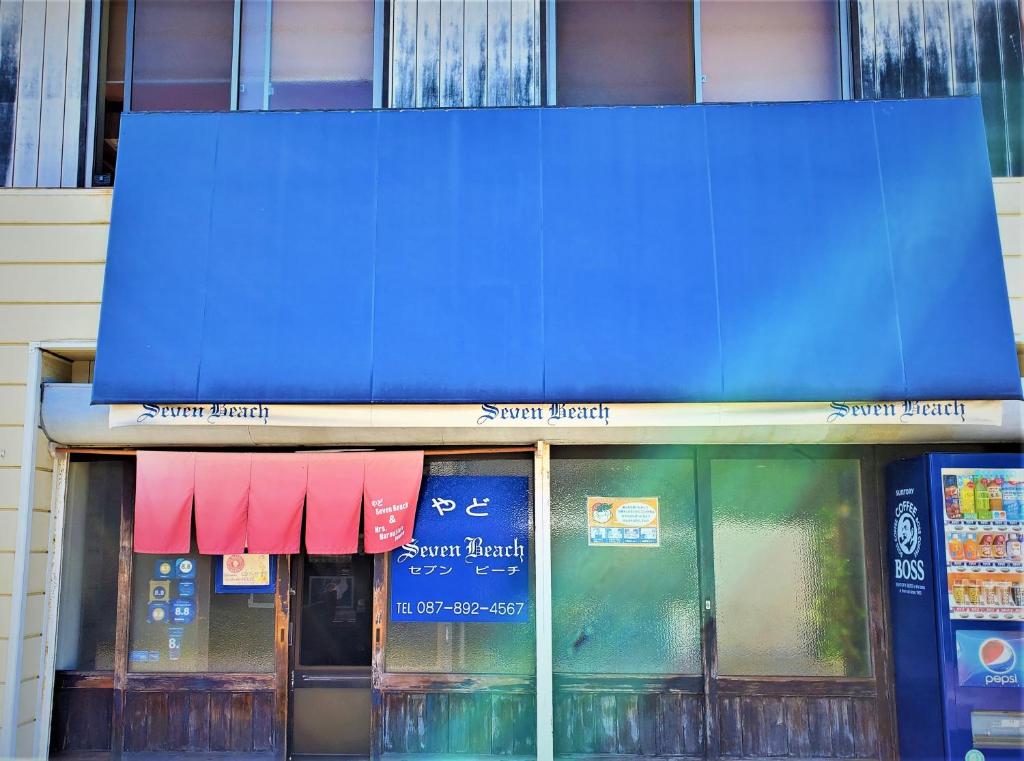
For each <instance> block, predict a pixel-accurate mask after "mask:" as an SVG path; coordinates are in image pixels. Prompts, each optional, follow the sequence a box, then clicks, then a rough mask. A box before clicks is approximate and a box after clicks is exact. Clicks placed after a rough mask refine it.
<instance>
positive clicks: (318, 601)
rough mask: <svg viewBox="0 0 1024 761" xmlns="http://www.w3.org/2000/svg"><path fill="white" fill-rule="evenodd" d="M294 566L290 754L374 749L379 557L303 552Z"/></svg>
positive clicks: (360, 754)
mask: <svg viewBox="0 0 1024 761" xmlns="http://www.w3.org/2000/svg"><path fill="white" fill-rule="evenodd" d="M292 567H293V574H292V587H291V588H292V590H294V594H293V596H292V608H291V616H292V619H291V620H292V630H291V654H290V678H289V699H290V708H291V710H290V711H289V716H290V722H289V723H290V726H289V744H288V748H289V752H290V755H291V756H293V757H305V756H310V757H313V756H331V757H338V756H340V757H354V758H365V757H368V756H369V754H370V746H371V742H370V740H371V726H370V705H371V699H370V697H371V696H370V686H371V685H370V667H371V660H372V656H373V649H372V641H371V638H372V629H373V557H372V556H370V555H364V554H356V555H332V556H323V555H320V556H318V555H302V556H300V557H299V558H297V559H296V562H294V563H293V566H292Z"/></svg>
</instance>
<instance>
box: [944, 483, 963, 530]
mask: <svg viewBox="0 0 1024 761" xmlns="http://www.w3.org/2000/svg"><path fill="white" fill-rule="evenodd" d="M942 492H943V499H944V502H945V506H946V517H947V518H949V519H950V520H959V519H960V518H961V517H962V515H963V514H962V513H961V512H960V487H959V485H958V484H957V482H956V476H943V477H942Z"/></svg>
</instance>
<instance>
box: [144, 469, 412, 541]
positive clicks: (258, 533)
mask: <svg viewBox="0 0 1024 761" xmlns="http://www.w3.org/2000/svg"><path fill="white" fill-rule="evenodd" d="M422 477H423V452H422V451H403V452H309V453H307V452H290V453H253V452H161V451H140V452H139V453H138V465H137V469H136V488H135V528H134V534H135V551H136V552H142V553H161V554H162V553H186V552H188V551H189V548H190V545H191V537H192V515H193V505H194V507H195V533H196V543H197V545H198V548H199V552H200V553H202V554H206V555H228V554H235V553H241V552H245V551H248V552H251V553H261V554H272V555H287V554H292V553H296V552H299V544H300V533H301V531H302V523H303V520H302V518H303V509H305V518H306V520H305V524H306V531H305V545H306V551H307V552H309V553H310V554H316V555H347V554H351V553H354V552H356V551H357V547H358V543H359V517H360V505H362V508H363V510H362V514H363V524H364V528H363V533H364V538H363V545H364V549H365V551H366V552H371V553H373V552H388V551H390V550H393V549H396V548H397V547H401V546H402V545H403V544H406V543H408V542H409V541H411V539H412V529H413V524H414V522H415V516H416V501H417V498H418V496H419V490H420V482H421V480H422Z"/></svg>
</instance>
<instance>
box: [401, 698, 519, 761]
mask: <svg viewBox="0 0 1024 761" xmlns="http://www.w3.org/2000/svg"><path fill="white" fill-rule="evenodd" d="M381 701H382V703H383V706H384V716H383V732H382V734H383V737H382V738H381V750H382V751H383V752H384V753H424V754H438V753H451V754H453V755H454V754H477V755H494V756H508V755H516V756H529V755H531V754H534V753H536V747H537V744H536V738H537V731H536V730H537V726H536V718H535V717H536V706H535V702H536V701H535V698H534V696H533V695H531V694H524V693H515V692H502V691H490V690H488V691H482V692H435V691H430V692H407V691H401V692H385V693H383V695H382V696H381Z"/></svg>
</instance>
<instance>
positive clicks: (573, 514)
mask: <svg viewBox="0 0 1024 761" xmlns="http://www.w3.org/2000/svg"><path fill="white" fill-rule="evenodd" d="M596 496H600V497H609V498H615V497H657V498H658V504H659V512H660V524H661V525H660V546H658V547H641V546H633V547H616V546H589V540H588V531H587V497H596ZM551 534H552V537H551V556H552V597H553V602H552V605H553V608H552V618H553V621H552V644H553V648H554V653H553V657H554V669H555V671H556V672H559V673H568V674H580V673H598V674H699V673H700V672H701V649H700V588H699V585H698V576H697V565H698V558H697V527H696V500H695V496H694V467H693V460H692V457H691V456H690V455H689V454H688V453H687V452H685V451H683V450H678V449H669V448H653V447H651V448H647V447H630V448H610V447H586V448H583V447H580V448H558V449H554V450H553V451H552V459H551Z"/></svg>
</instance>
